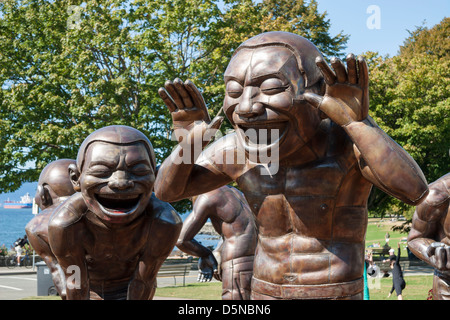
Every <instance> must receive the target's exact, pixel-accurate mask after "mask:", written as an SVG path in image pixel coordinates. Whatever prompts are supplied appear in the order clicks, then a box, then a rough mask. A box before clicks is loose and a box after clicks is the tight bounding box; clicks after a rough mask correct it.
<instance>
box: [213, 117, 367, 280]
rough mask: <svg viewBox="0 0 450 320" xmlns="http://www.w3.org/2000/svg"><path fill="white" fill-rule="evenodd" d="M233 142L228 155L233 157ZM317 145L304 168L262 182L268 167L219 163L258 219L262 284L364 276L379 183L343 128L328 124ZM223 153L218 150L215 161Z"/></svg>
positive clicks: (257, 270)
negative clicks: (369, 176)
mask: <svg viewBox="0 0 450 320" xmlns="http://www.w3.org/2000/svg"><path fill="white" fill-rule="evenodd" d="M232 140H233V139H228V141H227V142H226V146H223V148H222V149H223V150H227V152H229V150H230V145H231V144H232V143H233V142H232ZM332 140H334V141H332ZM218 143H220V141H219V142H218ZM311 145H312V147H311V148H308V149H304V150H303V152H305V154H303V157H302V158H303V159H304V161H303V162H302V163H292V164H289V163H288V164H282V165H280V168H279V170H278V172H277V173H276V174H274V175H272V176H271V175H261V171H260V170H261V166H253V167H251V166H250V165H249V164H248V163H246V164H245V165H242V166H241V168H242V169H241V170H239V171H237V170H236V168H235V167H234V168H233V167H232V166H227V165H223V166H220V167H219V165H217V164H216V163H217V162H218V161H214V163H215V165H214V167H215V169H216V170H223V172H225V173H229V174H230V176H231V177H232V178H233V179H235V181H237V183H238V185H239V187H240V189H241V190H242V191H243V193H244V194H245V197H246V199H247V201H248V203H249V205H250V207H251V209H252V211H253V213H254V214H255V215H256V217H257V224H258V230H259V243H258V246H257V249H256V255H255V265H254V277H255V278H257V279H260V280H263V281H266V282H269V283H273V284H279V285H316V284H334V283H342V282H349V281H353V280H356V279H360V278H361V277H362V275H363V263H364V241H365V232H366V227H367V198H368V195H369V193H370V190H371V188H372V184H371V183H370V182H369V181H367V180H366V179H365V178H363V176H362V175H361V172H360V169H359V166H358V163H357V160H356V157H355V154H354V152H353V144H352V142H351V141H350V140H349V139H348V137H347V135H346V134H345V132H344V131H343V130H342V129H341V128H340V127H337V126H335V125H331V124H330V123H329V122H328V121H325V122H324V124H323V125H322V128H321V131H320V132H319V133H318V135H317V137H316V139H315V140H313V141H312V142H311ZM331 146H334V147H331ZM220 149H221V148H220V147H218V146H216V156H215V158H217V156H218V154H220V151H219V150H220ZM235 150H238V149H237V148H236V149H235ZM217 151H218V152H217ZM236 152H237V151H236ZM306 153H308V154H306ZM214 160H216V159H214ZM206 163H209V164H210V163H212V161H208V162H205V164H206ZM219 163H221V162H220V161H219ZM227 167H228V168H231V170H229V171H228V172H227Z"/></svg>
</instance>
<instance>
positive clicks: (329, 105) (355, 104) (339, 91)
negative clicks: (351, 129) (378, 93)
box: [304, 54, 369, 126]
mask: <svg viewBox="0 0 450 320" xmlns="http://www.w3.org/2000/svg"><path fill="white" fill-rule="evenodd" d="M346 62H347V67H345V65H344V63H343V62H342V61H341V60H340V59H338V58H332V59H331V66H332V67H333V69H334V71H333V70H331V68H330V67H329V66H328V64H327V63H326V62H325V61H324V60H323V58H322V57H318V58H317V59H316V64H317V66H318V67H319V68H320V71H321V72H322V75H323V77H324V80H325V83H326V91H325V95H324V96H323V97H322V96H320V95H317V94H314V93H309V92H308V93H305V94H304V97H305V99H306V100H307V101H308V102H309V103H311V104H312V105H313V106H314V107H316V108H319V109H320V110H321V111H322V112H324V113H325V114H326V115H327V116H328V117H329V118H330V119H331V120H333V121H334V122H336V123H337V124H339V125H341V126H345V125H348V124H349V123H351V122H354V121H362V120H364V119H365V118H366V117H367V115H368V113H369V75H368V74H369V73H368V68H367V64H366V61H365V60H364V58H363V57H358V59H356V58H355V56H354V55H353V54H349V55H347V57H346Z"/></svg>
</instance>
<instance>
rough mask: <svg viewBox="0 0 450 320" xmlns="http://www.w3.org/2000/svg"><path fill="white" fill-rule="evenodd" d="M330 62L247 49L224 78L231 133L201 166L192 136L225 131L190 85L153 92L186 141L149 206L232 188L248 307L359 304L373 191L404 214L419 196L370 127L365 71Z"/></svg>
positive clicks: (278, 36) (418, 176) (274, 46)
mask: <svg viewBox="0 0 450 320" xmlns="http://www.w3.org/2000/svg"><path fill="white" fill-rule="evenodd" d="M330 61H331V67H330V66H329V65H328V64H327V63H326V62H325V60H324V58H323V57H322V55H321V53H320V52H319V51H318V50H317V48H316V47H315V46H314V45H313V44H312V43H311V42H310V41H308V40H307V39H305V38H303V37H300V36H298V35H295V34H291V33H286V32H267V33H263V34H260V35H257V36H255V37H253V38H251V39H249V40H247V41H245V42H244V43H243V44H242V45H241V46H240V47H238V48H237V50H236V51H235V53H234V55H233V57H232V59H231V62H230V63H229V65H228V68H227V69H226V71H225V74H224V79H225V85H226V93H225V99H224V103H223V110H224V112H225V114H226V116H227V118H228V120H229V121H230V122H231V123H232V125H233V127H234V129H235V132H234V133H231V134H228V135H226V136H224V137H223V138H221V139H219V140H218V141H215V142H214V143H213V144H211V145H210V146H208V147H207V148H205V150H204V151H203V152H202V153H201V155H199V154H198V153H195V152H192V148H191V146H192V145H193V144H195V143H196V139H195V136H199V135H200V136H202V135H204V134H205V133H206V134H210V131H211V130H212V129H217V128H218V127H219V126H220V124H221V122H222V119H220V118H218V117H216V118H214V119H213V120H212V121H210V119H209V116H208V113H207V109H206V104H205V102H204V101H203V98H202V97H201V94H200V92H199V90H198V89H197V88H196V87H195V85H194V84H193V83H192V82H190V81H186V82H182V81H181V80H180V79H176V80H175V81H173V82H172V81H167V82H166V85H165V87H164V88H161V89H160V91H159V93H160V96H161V98H162V99H163V100H164V102H165V103H166V105H167V107H168V109H169V110H170V112H171V114H172V119H173V123H174V128H175V129H178V128H182V129H185V130H184V131H183V130H181V131H180V130H178V131H177V132H175V135H176V136H177V138H178V141H179V142H180V143H179V145H178V146H177V148H176V149H175V150H174V151H173V153H172V155H171V156H170V157H168V158H167V159H165V161H164V162H163V164H162V165H161V167H160V169H159V172H158V176H157V178H156V182H155V194H156V196H157V197H158V198H160V199H161V200H163V201H177V200H180V199H184V198H189V197H192V196H195V195H198V194H202V193H206V192H209V191H211V190H214V189H216V188H219V187H221V186H223V185H226V184H228V183H230V182H232V181H236V182H237V184H238V187H239V189H240V190H242V192H243V193H244V195H245V197H246V199H247V202H248V203H249V205H250V208H251V210H252V211H253V213H254V214H255V216H256V219H257V226H258V237H259V239H258V245H257V248H256V253H255V263H254V269H253V280H252V298H254V299H362V297H363V293H362V292H363V270H364V267H363V266H364V265H363V263H364V241H365V233H366V226H367V199H368V196H369V193H370V191H371V188H372V186H373V185H375V186H376V187H378V188H379V189H381V190H383V191H384V192H386V193H388V194H389V195H392V196H394V197H396V198H398V199H400V200H402V201H404V202H405V203H408V204H411V205H417V204H419V203H420V202H421V201H422V200H423V199H424V197H425V196H426V195H427V192H428V185H427V183H426V180H425V177H424V176H423V174H422V171H421V169H420V168H419V167H418V165H417V163H416V162H415V161H414V159H412V157H411V156H410V155H409V154H408V153H407V152H406V151H405V150H404V149H403V148H401V147H400V146H399V145H398V144H397V143H396V142H394V141H393V140H392V139H391V138H390V137H389V136H388V135H387V134H386V133H385V132H383V131H382V130H381V129H380V128H379V127H378V125H377V124H376V123H375V122H374V120H373V119H372V118H371V117H370V116H368V110H369V89H368V85H369V77H368V68H367V64H366V62H365V60H364V59H363V58H362V57H358V58H357V57H355V56H354V55H352V54H349V55H348V56H347V57H346V61H345V63H344V62H342V61H341V60H340V59H337V58H332V59H331V60H330ZM187 130H189V134H187V135H186V134H185V135H182V133H183V132H186V131H187ZM268 132H270V133H273V134H269V135H268V134H267V133H268ZM254 133H256V135H255V134H254ZM275 133H276V134H275ZM264 135H265V136H266V137H267V139H263V137H264ZM180 137H181V138H180ZM208 140H209V139H203V141H202V142H201V146H200V147H204V146H206V145H207V143H208V142H209V141H208ZM197 143H198V142H197ZM194 149H195V148H194ZM186 154H187V155H189V156H186ZM242 159H243V161H242Z"/></svg>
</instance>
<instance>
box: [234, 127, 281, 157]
mask: <svg viewBox="0 0 450 320" xmlns="http://www.w3.org/2000/svg"><path fill="white" fill-rule="evenodd" d="M236 129H237V130H236V133H237V135H238V137H239V141H240V142H241V144H242V145H243V147H244V149H245V151H246V152H256V153H261V152H270V150H273V148H276V147H278V146H279V144H280V143H281V142H282V141H283V139H284V137H285V136H286V132H287V131H288V129H289V121H273V122H253V123H252V122H248V123H242V122H240V123H238V124H237V128H236Z"/></svg>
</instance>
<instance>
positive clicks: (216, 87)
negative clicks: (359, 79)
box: [0, 0, 347, 205]
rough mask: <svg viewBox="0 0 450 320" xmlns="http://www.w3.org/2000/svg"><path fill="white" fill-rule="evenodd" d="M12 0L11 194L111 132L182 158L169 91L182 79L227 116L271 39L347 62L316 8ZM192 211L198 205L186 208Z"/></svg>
mask: <svg viewBox="0 0 450 320" xmlns="http://www.w3.org/2000/svg"><path fill="white" fill-rule="evenodd" d="M220 3H222V1H213V0H209V1H207V0H184V1H181V0H171V1H169V0H165V1H164V0H159V1H150V0H128V1H120V0H104V1H99V0H89V1H85V2H83V4H81V5H77V4H74V3H73V2H72V1H70V0H59V1H51V0H4V1H2V2H0V40H1V41H0V82H1V84H2V89H1V90H0V98H1V100H0V134H1V139H0V146H1V149H2V150H3V152H2V154H1V155H0V192H11V191H14V190H17V189H18V188H19V187H20V185H21V184H22V183H23V182H31V181H36V180H37V179H38V177H39V173H40V171H41V170H42V169H43V168H44V166H45V165H47V164H48V163H49V162H51V161H54V160H56V159H58V158H75V157H76V154H77V151H78V147H79V145H80V144H81V142H82V141H83V140H84V138H85V137H87V135H88V134H90V133H91V132H92V131H94V130H96V129H98V128H101V127H103V126H106V125H112V124H123V125H130V126H132V127H135V128H137V129H139V130H141V131H142V132H144V133H145V134H146V135H147V136H149V138H150V140H151V141H152V143H153V146H154V148H155V151H156V155H157V161H158V162H161V161H162V160H163V159H164V158H165V157H166V156H167V155H168V154H169V153H170V151H171V150H172V148H173V146H174V145H175V141H172V139H171V128H170V125H171V120H170V115H169V112H168V111H167V109H166V107H165V105H164V104H163V103H162V100H161V99H160V98H159V96H158V94H157V91H158V88H159V87H161V86H163V85H164V82H165V81H166V80H173V79H174V78H175V77H179V78H181V79H183V80H184V79H187V78H189V79H192V80H193V81H194V83H196V84H197V85H198V86H199V87H200V88H202V90H203V93H204V97H205V100H206V101H207V103H208V104H209V105H210V112H211V115H215V114H216V113H217V112H218V111H219V109H220V107H221V105H222V100H223V94H224V85H223V79H222V75H223V72H224V70H225V68H226V66H227V64H228V62H229V59H230V58H231V55H232V52H233V50H234V49H235V48H236V47H237V46H238V45H239V44H240V43H241V42H242V41H243V40H245V39H247V38H248V37H250V36H253V35H256V34H258V33H260V32H264V31H268V30H286V31H291V32H297V33H300V34H302V35H305V36H308V37H310V38H311V40H313V41H316V44H317V45H318V46H319V48H321V49H322V50H324V52H325V53H327V54H328V53H336V54H339V51H340V50H341V49H342V48H343V47H344V45H345V42H346V41H347V37H346V36H343V35H341V34H340V35H337V36H335V37H331V36H330V35H329V34H328V33H329V32H328V30H329V27H330V22H329V20H326V15H325V14H324V13H323V14H320V13H318V11H317V3H316V1H310V2H309V3H308V4H307V3H306V2H304V1H298V2H296V1H279V5H275V2H273V1H263V2H262V3H254V2H253V1H250V0H238V1H229V0H227V1H224V2H223V3H224V6H223V7H221V6H219V4H220ZM184 205H186V204H184Z"/></svg>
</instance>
